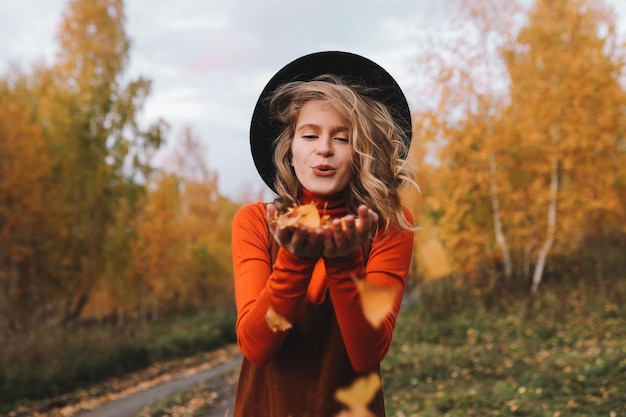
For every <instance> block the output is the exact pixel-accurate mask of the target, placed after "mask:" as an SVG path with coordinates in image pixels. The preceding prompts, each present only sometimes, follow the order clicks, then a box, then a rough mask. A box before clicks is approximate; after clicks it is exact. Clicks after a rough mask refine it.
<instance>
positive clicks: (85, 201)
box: [37, 0, 165, 322]
mask: <svg viewBox="0 0 626 417" xmlns="http://www.w3.org/2000/svg"><path fill="white" fill-rule="evenodd" d="M124 24H125V16H124V7H123V2H122V1H121V0H74V1H72V2H70V4H69V7H68V9H67V11H66V12H65V13H64V15H63V20H62V24H61V27H60V30H59V34H58V41H59V47H60V48H59V51H58V54H57V56H56V61H55V63H54V65H53V66H52V67H51V68H40V69H39V70H38V72H37V78H38V94H37V100H38V114H37V115H38V121H39V123H40V124H41V126H42V127H43V132H44V136H45V138H46V142H47V144H48V146H49V149H50V156H51V172H52V173H53V176H52V178H51V180H50V183H49V184H48V187H47V189H48V192H47V193H48V195H47V200H48V201H49V202H51V203H53V207H52V208H51V219H50V221H49V224H50V229H49V230H48V233H49V235H48V236H47V240H48V241H52V239H53V237H54V236H58V237H57V238H56V240H55V243H54V245H51V246H50V247H49V248H48V250H49V253H50V261H51V262H52V264H53V265H55V266H54V267H53V268H51V270H49V275H48V277H49V280H50V284H51V288H54V289H56V292H55V294H57V295H58V296H62V297H63V298H64V300H65V301H64V303H63V307H62V320H63V321H64V322H72V321H74V320H76V319H77V318H78V317H79V315H80V313H81V311H82V309H83V308H84V306H85V304H86V302H87V300H88V298H89V295H90V292H91V290H92V288H93V285H94V282H95V280H97V279H100V278H101V277H102V275H103V271H104V270H105V264H106V262H105V259H104V258H103V254H104V253H105V252H104V246H105V242H106V240H107V238H108V233H109V230H110V226H111V224H112V223H113V221H114V216H115V212H116V205H117V204H118V203H119V202H120V201H121V200H123V199H130V200H131V201H132V200H136V199H137V195H138V194H140V193H141V188H142V187H143V186H142V185H141V184H140V183H139V181H142V180H143V178H144V177H145V176H146V175H148V174H149V173H150V170H151V168H150V166H151V161H150V157H151V155H152V154H153V152H154V150H156V149H158V147H159V146H160V144H161V142H162V134H163V131H164V129H165V125H164V124H163V123H162V122H157V123H156V124H154V125H152V126H150V127H148V128H147V129H146V130H142V129H140V128H139V126H138V123H137V116H138V113H139V111H140V110H141V108H142V105H143V102H144V100H145V98H146V97H147V95H148V94H149V92H150V82H149V81H148V80H145V79H142V78H139V79H137V80H135V81H130V82H128V83H127V84H125V85H124V84H123V80H122V76H123V72H124V70H125V67H126V64H127V61H128V52H129V42H128V39H127V36H126V33H125V30H124Z"/></svg>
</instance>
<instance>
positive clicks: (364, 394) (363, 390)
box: [335, 372, 382, 417]
mask: <svg viewBox="0 0 626 417" xmlns="http://www.w3.org/2000/svg"><path fill="white" fill-rule="evenodd" d="M381 385H382V383H381V381H380V376H379V375H378V374H377V373H375V372H372V373H371V374H369V375H366V376H363V377H360V378H357V379H356V380H355V381H354V382H353V383H352V385H350V386H348V387H346V388H340V389H338V390H337V391H336V392H335V399H336V400H337V401H339V402H340V403H342V404H344V405H345V406H347V407H348V408H349V411H350V412H351V413H348V414H346V415H351V416H355V417H356V415H355V414H354V412H355V411H367V405H368V404H369V403H370V402H372V400H373V399H374V395H376V393H377V392H378V390H379V389H380V387H381ZM359 415H366V414H362V413H359Z"/></svg>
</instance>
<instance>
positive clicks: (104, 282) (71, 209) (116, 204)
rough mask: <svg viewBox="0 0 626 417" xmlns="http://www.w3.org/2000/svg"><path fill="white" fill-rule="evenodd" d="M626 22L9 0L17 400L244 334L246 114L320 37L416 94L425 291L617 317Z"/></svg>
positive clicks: (6, 122) (481, 11) (455, 7)
mask: <svg viewBox="0 0 626 417" xmlns="http://www.w3.org/2000/svg"><path fill="white" fill-rule="evenodd" d="M625 35H626V3H624V2H622V1H620V0H612V1H609V0H535V1H530V0H525V1H522V0H519V1H507V2H501V1H497V0H475V1H471V0H446V1H441V2H439V1H422V2H415V1H407V0H388V1H382V0H364V1H346V2H336V1H335V2H331V1H329V0H323V1H317V2H314V3H311V4H310V5H306V6H305V5H301V4H299V3H297V2H289V1H285V0H271V1H267V2H255V1H250V0H234V1H228V2H227V1H219V0H218V1H194V0H180V1H177V2H166V1H148V0H128V1H126V2H124V1H122V0H73V1H61V0H28V1H23V2H3V3H2V4H1V5H0V65H1V67H0V70H1V72H0V340H2V346H1V351H0V405H2V403H3V402H4V404H5V406H6V407H10V405H11V404H13V403H14V401H16V400H17V399H22V398H41V397H46V396H51V395H56V394H59V393H63V392H66V391H69V390H71V389H74V388H75V387H76V386H80V384H81V383H84V382H85V381H87V382H94V381H99V380H102V379H104V378H107V377H109V376H110V375H111V374H122V373H124V372H127V371H129V370H133V369H136V368H140V367H142V366H146V365H147V364H149V363H152V362H154V361H158V360H162V359H166V358H170V357H180V356H185V355H190V354H193V353H195V352H197V351H200V350H206V349H212V348H214V347H216V346H220V345H222V344H224V343H231V342H233V341H234V340H235V336H234V325H233V323H234V302H233V294H232V266H231V258H230V256H231V255H230V222H231V219H232V216H233V214H234V213H235V211H236V210H237V209H238V208H239V207H241V205H243V204H246V203H248V202H253V201H257V200H266V201H267V200H269V199H271V198H272V194H271V192H270V191H269V190H268V189H267V188H266V187H265V185H264V184H263V182H262V181H261V180H260V178H259V177H258V175H257V173H256V170H255V168H254V164H253V162H252V159H251V157H250V152H249V142H248V128H249V121H250V117H251V114H252V110H253V108H254V105H255V103H256V100H257V98H258V95H259V94H260V92H261V90H262V89H263V87H264V85H265V83H266V82H267V81H268V80H269V78H270V77H271V76H272V75H273V74H274V73H275V72H276V71H277V70H278V69H280V68H281V67H282V66H283V65H285V64H287V63H288V62H290V61H291V60H293V59H295V58H298V57H299V56H302V55H304V54H308V53H310V52H315V51H320V50H345V51H350V52H354V53H358V54H361V55H364V56H366V57H368V58H370V59H372V60H374V61H376V62H378V63H379V64H381V65H382V66H383V67H385V68H386V69H387V70H388V71H389V72H390V73H391V74H392V75H393V76H394V77H396V79H397V81H398V82H399V84H400V85H401V87H402V88H403V90H404V92H405V94H406V96H407V99H408V100H409V103H410V105H411V109H412V112H413V116H414V139H413V144H412V148H411V154H410V157H409V162H410V163H412V164H413V166H414V167H415V169H414V174H415V178H416V181H417V183H418V184H419V185H420V188H421V191H422V193H421V194H418V193H410V192H406V193H405V194H404V199H405V204H406V205H407V206H408V207H409V208H410V209H411V211H412V212H413V214H414V217H415V219H416V222H417V224H418V226H420V227H421V230H420V231H419V232H417V233H416V245H415V256H414V262H413V266H412V270H411V277H410V281H409V283H408V293H411V294H420V293H423V291H424V288H425V286H426V285H427V284H428V283H433V282H439V283H441V282H446V283H451V287H450V288H459V287H460V288H465V289H469V290H470V291H472V292H473V293H474V294H477V295H479V296H480V300H481V301H480V303H483V304H484V305H485V306H486V307H493V306H494V305H506V304H507V303H508V302H509V301H508V300H510V299H509V298H507V297H512V296H513V297H514V298H516V299H519V298H523V299H525V300H531V301H532V300H535V299H536V297H538V296H540V295H541V294H542V293H543V292H546V293H547V291H548V289H551V291H555V292H554V293H552V294H556V296H555V297H557V299H558V297H559V296H561V295H562V296H564V297H565V296H566V294H571V293H572V291H573V290H572V288H575V289H577V291H578V293H583V294H587V293H591V292H593V293H594V294H598V297H600V298H599V299H598V300H599V301H598V302H599V303H600V304H601V305H604V306H607V305H610V306H611V308H612V309H613V308H615V309H616V310H615V311H617V312H619V317H623V312H624V310H623V305H624V301H626V295H625V294H626V288H625V284H624V278H625V277H626V276H625V275H626V255H625V254H626V136H625V134H626V112H625V111H624V109H625V108H626V90H625V89H624V87H625V84H624V82H625V81H626V80H625V79H624V75H625V72H624V64H625V63H626V60H625V59H626V55H625V52H626V44H625V43H624V39H625ZM457 302H460V300H459V299H457V298H445V297H444V298H441V299H438V301H436V302H434V304H433V308H438V307H441V305H442V304H445V303H457ZM529 302H530V301H529ZM611 311H613V310H611ZM87 345H90V346H97V348H95V349H92V350H91V351H90V352H88V354H87V353H85V346H87ZM90 355H91V356H90ZM77 357H80V358H81V360H80V361H76V358H77ZM120 358H125V359H123V360H121V359H120ZM625 364H626V362H625ZM624 366H626V365H624ZM625 369H626V368H625ZM3 396H4V397H3ZM2 411H3V410H2V408H0V412H2Z"/></svg>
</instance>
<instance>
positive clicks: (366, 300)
mask: <svg viewBox="0 0 626 417" xmlns="http://www.w3.org/2000/svg"><path fill="white" fill-rule="evenodd" d="M354 281H355V283H356V287H357V289H358V291H359V294H360V296H361V305H362V306H363V314H364V315H365V318H366V319H367V321H369V322H370V323H371V324H372V326H374V327H379V326H380V325H381V324H382V322H383V320H384V319H385V317H387V315H388V314H389V313H391V311H392V310H393V307H394V304H395V300H396V295H397V294H398V289H397V288H394V287H381V286H379V285H376V284H372V283H371V282H368V281H366V280H364V279H361V280H357V279H355V280H354Z"/></svg>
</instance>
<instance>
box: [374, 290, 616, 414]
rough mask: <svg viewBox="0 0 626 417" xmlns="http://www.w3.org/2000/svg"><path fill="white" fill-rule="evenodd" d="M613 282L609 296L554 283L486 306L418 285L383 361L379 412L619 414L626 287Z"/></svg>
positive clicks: (478, 298) (480, 298)
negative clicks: (417, 292) (417, 297)
mask: <svg viewBox="0 0 626 417" xmlns="http://www.w3.org/2000/svg"><path fill="white" fill-rule="evenodd" d="M614 284H615V285H614V286H612V288H613V291H612V292H611V297H610V298H608V297H607V296H606V295H599V294H594V291H593V289H590V288H580V287H579V286H575V285H571V284H570V285H568V284H561V286H560V287H556V286H555V287H552V288H551V287H547V286H546V287H545V288H542V293H541V294H539V295H538V296H536V297H535V298H534V299H530V298H529V296H527V295H526V294H519V293H518V294H517V295H515V294H513V293H511V294H508V295H506V296H504V297H501V298H500V299H499V300H498V303H497V304H496V305H491V308H489V309H487V308H485V306H484V305H485V299H486V298H488V297H485V295H484V294H480V293H478V291H474V292H471V291H466V290H463V289H459V288H452V287H451V286H446V285H445V284H437V285H435V286H430V287H426V289H425V291H424V293H423V294H422V298H421V299H420V300H419V301H418V302H417V303H416V304H414V305H412V306H411V307H410V308H409V309H407V310H405V311H404V312H403V313H402V314H401V316H400V318H399V321H398V325H397V330H396V333H395V337H394V342H393V345H392V347H391V349H390V352H389V354H388V356H387V357H386V359H385V361H384V362H383V379H384V387H385V397H386V405H387V415H388V416H391V417H411V416H419V417H431V416H449V417H455V416H537V417H539V416H542V417H543V416H554V417H557V416H621V415H626V306H625V304H626V303H624V301H625V300H626V285H624V283H621V282H619V281H616V282H615V283H614ZM572 287H574V288H572ZM451 300H454V301H455V303H454V305H452V304H446V303H448V302H450V301H451Z"/></svg>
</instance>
